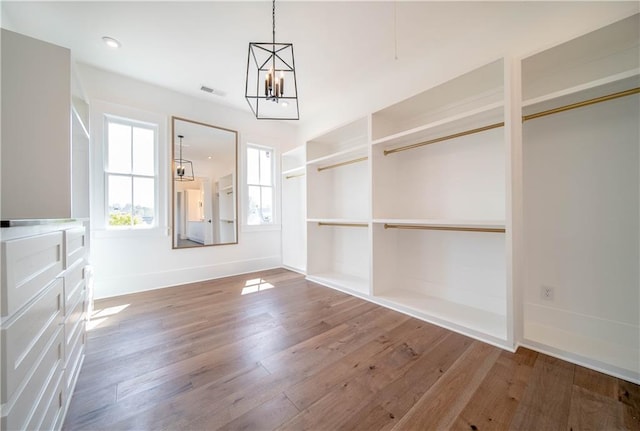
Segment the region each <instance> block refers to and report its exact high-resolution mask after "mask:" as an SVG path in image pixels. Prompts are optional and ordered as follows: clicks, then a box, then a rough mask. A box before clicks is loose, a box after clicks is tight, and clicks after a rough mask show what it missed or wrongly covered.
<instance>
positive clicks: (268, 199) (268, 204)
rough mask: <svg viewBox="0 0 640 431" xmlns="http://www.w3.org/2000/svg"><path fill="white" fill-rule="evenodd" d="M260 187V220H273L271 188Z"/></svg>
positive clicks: (269, 221) (267, 221) (268, 221)
mask: <svg viewBox="0 0 640 431" xmlns="http://www.w3.org/2000/svg"><path fill="white" fill-rule="evenodd" d="M261 188H262V212H261V213H262V222H263V223H272V222H273V196H272V195H273V193H272V191H273V189H272V188H271V187H261Z"/></svg>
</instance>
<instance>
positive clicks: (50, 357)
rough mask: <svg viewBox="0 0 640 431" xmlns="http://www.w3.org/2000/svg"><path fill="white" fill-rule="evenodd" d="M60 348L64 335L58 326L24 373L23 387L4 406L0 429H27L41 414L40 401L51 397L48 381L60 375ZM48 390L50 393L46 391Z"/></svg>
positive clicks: (56, 379) (49, 382) (56, 378)
mask: <svg viewBox="0 0 640 431" xmlns="http://www.w3.org/2000/svg"><path fill="white" fill-rule="evenodd" d="M63 348H64V336H63V331H62V328H59V329H58V332H57V333H56V335H55V336H54V338H53V339H51V342H50V343H49V345H48V346H47V349H46V351H45V354H44V355H43V356H42V360H41V361H40V362H39V364H38V365H37V367H36V368H35V369H34V370H33V372H32V373H30V375H29V376H27V380H26V384H25V385H24V386H23V387H22V388H21V389H22V390H21V391H19V392H16V394H15V396H14V397H12V398H11V399H10V400H9V402H8V403H6V404H4V405H3V410H2V415H3V416H2V421H1V427H2V429H5V430H24V429H30V428H28V426H29V424H31V423H32V422H37V421H38V420H39V418H42V417H43V415H44V413H43V411H42V410H41V404H42V401H43V399H44V400H46V399H48V397H50V396H51V392H50V389H51V381H52V380H54V381H58V379H59V378H60V375H61V374H62V350H63ZM48 390H49V392H47V391H48ZM63 401H64V400H63ZM45 404H46V403H45Z"/></svg>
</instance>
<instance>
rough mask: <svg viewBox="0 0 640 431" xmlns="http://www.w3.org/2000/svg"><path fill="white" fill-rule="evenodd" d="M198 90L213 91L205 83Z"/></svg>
mask: <svg viewBox="0 0 640 431" xmlns="http://www.w3.org/2000/svg"><path fill="white" fill-rule="evenodd" d="M200 90H202V91H204V92H205V93H213V88H211V87H207V86H206V85H203V86H202V87H200Z"/></svg>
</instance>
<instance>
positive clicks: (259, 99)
mask: <svg viewBox="0 0 640 431" xmlns="http://www.w3.org/2000/svg"><path fill="white" fill-rule="evenodd" d="M271 17H272V41H271V42H260V43H259V42H251V43H249V57H248V59H247V83H246V87H245V97H246V99H247V102H249V106H250V107H251V110H252V111H253V114H254V115H255V116H256V118H258V119H265V120H298V119H299V118H300V111H299V109H298V87H297V83H296V71H295V64H294V61H293V44H292V43H276V2H275V0H273V8H272V15H271ZM285 84H286V85H285Z"/></svg>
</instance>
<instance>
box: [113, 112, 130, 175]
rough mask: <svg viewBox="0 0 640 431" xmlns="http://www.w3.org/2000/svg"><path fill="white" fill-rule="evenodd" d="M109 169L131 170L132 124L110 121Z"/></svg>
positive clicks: (117, 170) (121, 171) (124, 171)
mask: <svg viewBox="0 0 640 431" xmlns="http://www.w3.org/2000/svg"><path fill="white" fill-rule="evenodd" d="M107 133H108V135H107V136H108V144H107V145H108V146H107V153H108V161H107V163H108V165H107V166H108V169H109V171H110V172H119V173H130V172H131V126H127V125H124V124H119V123H111V122H110V123H109V127H108V131H107Z"/></svg>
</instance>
